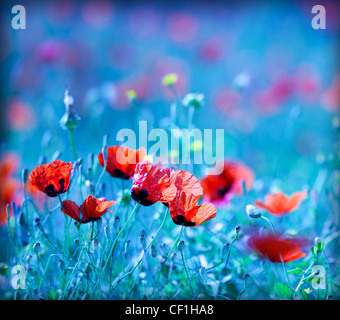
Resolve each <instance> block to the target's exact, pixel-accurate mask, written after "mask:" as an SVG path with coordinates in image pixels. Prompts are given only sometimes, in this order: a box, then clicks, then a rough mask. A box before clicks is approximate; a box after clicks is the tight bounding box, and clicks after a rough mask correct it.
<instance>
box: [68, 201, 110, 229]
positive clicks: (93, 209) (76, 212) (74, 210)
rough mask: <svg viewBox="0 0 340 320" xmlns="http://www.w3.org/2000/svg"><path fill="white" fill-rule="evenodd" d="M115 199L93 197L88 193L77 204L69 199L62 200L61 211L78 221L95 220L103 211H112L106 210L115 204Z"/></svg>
mask: <svg viewBox="0 0 340 320" xmlns="http://www.w3.org/2000/svg"><path fill="white" fill-rule="evenodd" d="M115 202H116V201H114V200H112V201H106V199H105V198H98V199H97V198H95V197H93V196H92V195H89V196H88V197H87V199H86V200H85V201H84V202H83V204H82V205H81V206H80V208H79V206H78V205H77V204H76V203H75V202H73V201H71V200H65V201H63V206H62V208H61V212H64V211H63V209H64V210H65V212H64V213H65V214H67V215H68V216H69V217H71V218H72V219H74V220H76V221H78V222H80V223H88V222H91V221H96V220H98V219H99V218H101V217H102V215H103V214H104V213H105V212H112V211H108V210H107V209H109V208H110V207H111V206H112V205H114V204H115ZM80 211H81V214H82V216H81V218H80Z"/></svg>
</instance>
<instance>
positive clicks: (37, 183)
mask: <svg viewBox="0 0 340 320" xmlns="http://www.w3.org/2000/svg"><path fill="white" fill-rule="evenodd" d="M71 171H72V163H71V162H68V163H65V162H63V161H61V160H56V161H53V162H52V163H50V164H43V165H41V166H39V167H37V168H35V169H34V170H33V171H32V172H31V173H30V175H29V177H28V181H29V182H30V183H31V184H32V186H33V187H35V188H36V189H38V190H40V191H42V192H44V193H46V194H47V195H48V196H49V197H56V196H57V195H58V194H61V193H64V192H66V191H67V190H68V188H69V186H70V174H71Z"/></svg>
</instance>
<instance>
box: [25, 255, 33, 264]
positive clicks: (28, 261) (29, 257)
mask: <svg viewBox="0 0 340 320" xmlns="http://www.w3.org/2000/svg"><path fill="white" fill-rule="evenodd" d="M31 260H32V255H30V254H29V255H28V256H27V257H26V263H27V264H29V263H30V262H31Z"/></svg>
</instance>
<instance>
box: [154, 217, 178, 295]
mask: <svg viewBox="0 0 340 320" xmlns="http://www.w3.org/2000/svg"><path fill="white" fill-rule="evenodd" d="M183 227H184V224H182V227H181V230H180V231H179V233H178V235H177V237H176V240H175V242H174V244H173V246H172V248H171V250H170V251H169V253H168V254H167V256H166V257H165V259H164V262H163V263H162V265H165V262H166V261H167V260H168V259H169V257H170V255H171V253H172V251H173V250H174V248H175V246H176V245H177V243H178V239H179V237H180V236H181V234H182V230H183ZM161 269H162V266H161ZM161 269H160V270H159V273H158V276H157V281H156V283H155V286H154V287H153V289H152V292H151V297H150V299H151V298H152V296H153V294H154V292H155V289H156V287H157V286H158V282H159V278H160V276H161Z"/></svg>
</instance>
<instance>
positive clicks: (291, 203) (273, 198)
mask: <svg viewBox="0 0 340 320" xmlns="http://www.w3.org/2000/svg"><path fill="white" fill-rule="evenodd" d="M306 197H307V191H299V192H295V193H293V194H292V195H291V196H288V195H286V194H284V193H282V192H278V193H274V194H267V195H266V196H265V200H264V203H263V202H262V201H255V204H256V205H257V206H258V207H259V208H261V209H264V210H267V211H268V212H270V213H271V214H273V215H275V216H282V215H285V214H288V213H291V212H293V211H294V210H296V209H297V208H298V207H299V206H300V203H301V202H302V201H303V200H305V199H306Z"/></svg>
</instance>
